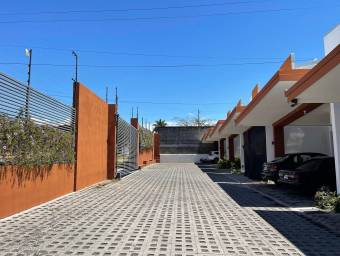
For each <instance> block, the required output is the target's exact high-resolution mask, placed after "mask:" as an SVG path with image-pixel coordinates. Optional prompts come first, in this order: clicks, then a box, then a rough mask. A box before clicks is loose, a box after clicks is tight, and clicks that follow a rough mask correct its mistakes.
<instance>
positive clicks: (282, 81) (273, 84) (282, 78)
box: [235, 56, 310, 126]
mask: <svg viewBox="0 0 340 256" xmlns="http://www.w3.org/2000/svg"><path fill="white" fill-rule="evenodd" d="M309 70H310V69H306V68H303V69H302V68H294V62H293V58H292V56H289V57H288V58H287V59H286V60H285V62H284V63H283V64H282V66H281V67H280V69H279V70H278V71H277V72H276V73H275V74H274V76H273V77H272V78H271V79H270V80H269V82H268V83H267V84H266V85H265V86H264V87H263V88H262V89H261V91H260V92H259V93H258V94H257V95H255V97H254V98H253V99H252V101H251V102H250V103H249V104H248V106H247V107H246V108H245V109H244V111H243V112H242V113H241V114H240V115H239V116H238V117H237V118H236V120H235V122H236V124H237V125H241V126H265V125H272V124H273V123H274V122H275V121H276V120H278V119H280V118H281V117H282V116H284V115H285V114H287V113H289V112H291V111H292V110H293V108H292V107H291V106H290V104H289V103H287V100H286V98H285V97H284V93H285V91H286V90H287V89H289V88H290V87H291V86H293V85H294V83H296V81H298V80H299V79H301V78H302V77H303V76H304V75H305V74H307V73H308V71H309Z"/></svg>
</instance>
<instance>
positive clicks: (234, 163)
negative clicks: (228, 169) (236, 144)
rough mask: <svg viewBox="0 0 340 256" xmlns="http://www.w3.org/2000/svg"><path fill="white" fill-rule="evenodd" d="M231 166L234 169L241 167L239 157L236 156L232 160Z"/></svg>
mask: <svg viewBox="0 0 340 256" xmlns="http://www.w3.org/2000/svg"><path fill="white" fill-rule="evenodd" d="M233 168H234V169H238V170H239V169H241V159H240V158H238V157H235V159H234V161H233Z"/></svg>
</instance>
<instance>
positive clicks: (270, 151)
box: [266, 125, 275, 162]
mask: <svg viewBox="0 0 340 256" xmlns="http://www.w3.org/2000/svg"><path fill="white" fill-rule="evenodd" d="M273 142H274V129H273V126H271V125H267V126H266V152H267V162H269V161H272V160H274V159H275V154H274V152H275V151H274V150H275V149H274V144H273Z"/></svg>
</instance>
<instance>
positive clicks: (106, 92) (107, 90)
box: [105, 86, 109, 104]
mask: <svg viewBox="0 0 340 256" xmlns="http://www.w3.org/2000/svg"><path fill="white" fill-rule="evenodd" d="M108 94H109V88H108V87H107V86H106V90H105V102H106V104H107V101H108V99H107V97H108Z"/></svg>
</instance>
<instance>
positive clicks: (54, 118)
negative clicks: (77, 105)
mask: <svg viewBox="0 0 340 256" xmlns="http://www.w3.org/2000/svg"><path fill="white" fill-rule="evenodd" d="M0 114H1V115H3V116H6V117H8V118H20V117H29V118H30V120H32V121H33V122H34V123H36V124H39V125H48V126H52V127H54V128H57V129H59V130H63V131H66V132H73V131H74V124H75V110H74V108H73V107H71V106H69V105H66V104H64V103H62V102H60V101H58V100H56V99H54V98H52V97H49V96H47V95H46V94H43V93H41V92H39V91H37V90H36V89H34V88H32V87H28V86H27V85H25V84H22V83H20V82H18V81H16V80H15V79H13V78H11V77H9V76H7V75H5V74H3V73H0Z"/></svg>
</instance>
